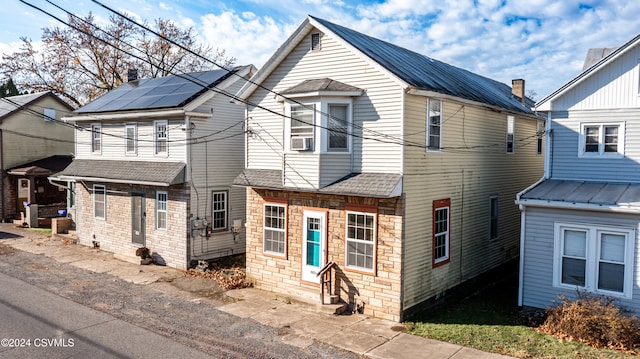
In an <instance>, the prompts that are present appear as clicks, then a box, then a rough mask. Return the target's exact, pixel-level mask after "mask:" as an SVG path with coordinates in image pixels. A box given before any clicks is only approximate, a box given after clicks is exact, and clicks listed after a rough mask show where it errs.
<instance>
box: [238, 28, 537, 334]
mask: <svg viewBox="0 0 640 359" xmlns="http://www.w3.org/2000/svg"><path fill="white" fill-rule="evenodd" d="M515 83H516V84H517V85H518V86H517V87H518V88H517V89H515V90H517V93H518V94H520V97H517V96H514V95H513V94H512V89H511V88H510V87H509V86H507V85H505V84H503V83H499V82H497V81H494V80H491V79H489V78H486V77H482V76H479V75H476V74H474V73H471V72H469V71H466V70H463V69H460V68H457V67H454V66H451V65H448V64H445V63H442V62H440V61H437V60H434V59H431V58H429V57H426V56H424V55H420V54H418V53H415V52H412V51H409V50H406V49H403V48H401V47H398V46H395V45H393V44H390V43H387V42H384V41H381V40H378V39H375V38H372V37H369V36H366V35H363V34H361V33H358V32H355V31H353V30H350V29H347V28H345V27H342V26H338V25H335V24H332V23H330V22H327V21H325V20H321V19H318V18H315V17H312V16H309V17H308V18H307V19H305V20H304V21H303V22H302V24H301V25H300V26H299V27H298V28H297V29H296V30H295V31H294V33H293V34H292V35H291V36H290V37H289V39H287V40H286V42H285V43H284V44H283V45H282V46H281V47H280V48H279V49H278V50H277V52H276V53H275V54H274V55H273V56H272V57H271V59H270V60H269V61H268V62H267V63H266V65H265V66H264V67H263V68H262V69H260V71H258V73H256V75H255V76H254V77H253V79H252V82H251V83H248V84H247V85H245V88H244V89H243V90H242V91H241V92H240V93H239V94H238V95H239V97H240V98H241V99H243V100H247V101H248V102H249V103H251V104H253V105H249V106H247V116H246V117H247V123H246V128H247V131H248V133H247V148H246V151H247V158H246V169H245V170H244V171H243V173H242V174H241V175H240V176H238V178H236V180H235V181H234V183H235V184H236V185H239V186H245V187H247V225H246V230H247V261H246V263H247V264H246V268H247V277H248V278H249V280H251V281H252V282H253V283H254V284H255V286H256V287H258V288H261V289H266V290H271V291H277V292H283V293H298V294H299V295H309V294H310V293H311V294H313V293H315V294H314V296H317V295H318V294H319V293H320V289H319V288H320V285H319V282H320V278H319V277H318V273H319V271H320V269H321V268H323V267H324V266H325V265H326V264H328V263H331V262H333V263H335V267H334V268H333V269H331V271H332V272H331V273H333V274H335V280H334V282H333V283H332V284H333V285H334V286H335V287H334V288H336V291H335V292H333V293H330V294H331V295H334V297H333V298H332V299H335V295H339V297H340V299H341V300H343V301H346V302H348V303H350V304H351V306H352V308H356V309H358V310H360V311H362V312H364V313H366V314H368V315H372V316H375V317H381V318H387V319H391V320H395V321H399V320H401V319H402V318H405V317H406V316H407V315H409V314H410V313H411V312H412V311H414V310H417V309H418V308H421V307H422V306H420V304H425V303H427V302H429V301H431V300H435V299H436V298H437V299H440V298H443V297H445V296H446V294H448V293H449V290H450V289H452V288H454V287H456V286H457V285H459V284H461V283H463V282H465V281H467V280H468V279H471V278H474V277H476V276H478V275H480V274H481V273H484V272H486V271H488V270H490V269H492V268H495V267H497V266H499V265H500V264H503V263H505V262H507V261H510V260H512V259H515V258H516V257H517V256H518V254H519V250H518V238H519V231H520V227H519V223H520V222H519V211H518V208H517V206H515V205H514V204H513V198H514V196H515V195H516V193H517V192H518V190H519V189H521V188H522V186H523V185H524V184H528V183H531V182H532V181H534V180H535V179H538V178H540V176H541V175H542V170H543V156H542V155H541V147H539V146H538V137H537V136H536V132H537V131H539V129H540V127H539V126H540V125H541V123H539V122H541V121H539V118H538V117H536V116H535V115H534V114H533V112H532V111H531V110H530V107H529V106H525V105H523V104H522V103H521V101H522V100H523V99H522V98H521V97H523V94H524V83H523V81H522V80H519V81H515ZM527 102H531V101H530V100H528V101H527ZM532 104H533V103H532V102H531V103H530V104H529V105H532ZM540 140H542V139H541V138H540ZM539 150H540V151H539Z"/></svg>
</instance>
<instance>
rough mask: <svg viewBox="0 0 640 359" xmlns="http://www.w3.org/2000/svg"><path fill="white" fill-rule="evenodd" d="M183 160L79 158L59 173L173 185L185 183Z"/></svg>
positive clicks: (108, 180)
mask: <svg viewBox="0 0 640 359" xmlns="http://www.w3.org/2000/svg"><path fill="white" fill-rule="evenodd" d="M184 167H185V164H184V163H183V162H148V161H110V160H78V159H75V160H73V162H71V164H70V165H69V166H68V167H67V168H65V169H64V170H63V171H62V172H60V173H58V174H57V175H56V176H55V177H56V178H58V179H75V180H85V181H96V182H106V183H138V184H149V185H156V186H170V185H173V184H180V183H184V181H185V177H184Z"/></svg>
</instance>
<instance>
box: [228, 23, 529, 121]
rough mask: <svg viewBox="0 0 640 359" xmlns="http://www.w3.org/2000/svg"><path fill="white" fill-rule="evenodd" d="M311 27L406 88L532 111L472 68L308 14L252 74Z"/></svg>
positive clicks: (272, 63)
mask: <svg viewBox="0 0 640 359" xmlns="http://www.w3.org/2000/svg"><path fill="white" fill-rule="evenodd" d="M313 28H317V29H319V30H320V31H322V32H324V33H328V34H331V35H333V36H334V37H335V38H336V40H337V41H338V42H341V43H343V44H344V45H346V46H347V47H349V48H352V49H353V50H355V51H357V52H359V53H360V54H361V55H363V56H364V57H366V58H367V59H368V60H369V61H372V63H374V64H376V66H377V67H379V68H381V69H382V70H383V71H385V72H386V73H387V74H388V75H389V76H390V77H391V78H394V79H396V80H397V81H398V82H399V83H400V84H401V85H402V86H403V87H404V88H405V89H406V90H422V91H428V92H434V93H438V94H442V95H448V96H453V97H457V98H462V99H466V100H470V101H474V102H478V103H482V104H486V105H491V106H496V107H499V108H503V109H507V110H510V111H516V112H521V113H527V114H531V113H532V111H531V109H530V107H531V106H532V105H533V101H531V100H529V99H527V101H528V102H530V105H531V106H524V105H522V103H521V102H520V101H519V99H517V98H515V96H513V95H512V93H511V87H510V86H508V85H506V84H504V83H501V82H498V81H495V80H492V79H490V78H487V77H484V76H480V75H478V74H475V73H473V72H470V71H467V70H464V69H461V68H459V67H455V66H452V65H449V64H446V63H444V62H441V61H438V60H435V59H432V58H430V57H427V56H425V55H422V54H419V53H417V52H414V51H411V50H408V49H405V48H402V47H400V46H397V45H394V44H391V43H388V42H385V41H382V40H379V39H376V38H373V37H371V36H368V35H364V34H362V33H359V32H357V31H354V30H351V29H348V28H346V27H343V26H340V25H336V24H334V23H331V22H329V21H326V20H323V19H320V18H317V17H314V16H311V15H309V16H308V17H307V18H306V19H305V20H304V21H303V22H302V24H300V26H299V27H298V28H297V29H296V30H295V31H294V33H293V34H292V35H291V36H290V37H289V38H288V39H287V40H286V41H285V43H284V44H283V45H282V46H281V47H280V48H279V49H278V50H277V51H276V52H275V53H274V55H273V56H272V57H271V58H270V59H269V60H268V61H267V63H266V64H265V65H264V66H263V67H262V69H260V71H258V73H257V74H256V75H255V76H254V77H253V79H252V81H253V82H255V83H257V84H259V83H261V82H262V81H263V80H264V79H265V78H266V77H267V76H268V75H269V74H270V73H271V72H272V71H273V70H274V69H275V68H276V67H277V66H278V65H279V63H280V62H281V61H282V60H283V59H284V57H286V55H287V54H289V53H290V52H291V51H292V50H293V48H294V47H295V46H297V44H298V43H299V42H300V41H302V38H303V37H304V36H305V35H306V34H307V33H308V32H309V31H311V30H312V29H313ZM257 84H252V83H250V84H247V85H246V86H245V87H244V88H243V89H242V90H241V91H240V97H241V98H245V99H246V98H247V97H248V96H249V95H250V94H251V93H252V92H253V91H254V90H255V89H256V88H257V86H258V85H257Z"/></svg>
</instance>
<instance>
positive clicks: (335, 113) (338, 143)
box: [327, 104, 349, 151]
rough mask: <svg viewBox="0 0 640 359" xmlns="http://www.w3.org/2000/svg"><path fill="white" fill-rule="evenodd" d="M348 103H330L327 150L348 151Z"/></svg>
mask: <svg viewBox="0 0 640 359" xmlns="http://www.w3.org/2000/svg"><path fill="white" fill-rule="evenodd" d="M348 111H349V106H348V105H342V104H330V105H329V120H328V121H327V127H328V133H329V144H328V146H327V149H328V150H329V151H348V150H349V120H348Z"/></svg>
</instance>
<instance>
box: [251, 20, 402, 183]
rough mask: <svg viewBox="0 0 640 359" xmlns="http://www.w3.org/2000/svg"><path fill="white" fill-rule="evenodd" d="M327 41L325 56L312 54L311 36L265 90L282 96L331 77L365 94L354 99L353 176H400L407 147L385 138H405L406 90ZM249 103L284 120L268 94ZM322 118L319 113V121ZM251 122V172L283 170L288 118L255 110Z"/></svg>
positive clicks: (256, 94)
mask: <svg viewBox="0 0 640 359" xmlns="http://www.w3.org/2000/svg"><path fill="white" fill-rule="evenodd" d="M314 32H315V31H311V33H314ZM321 41H322V45H321V47H322V49H321V50H320V51H313V52H312V51H309V43H310V35H309V36H307V37H306V38H305V39H303V40H302V41H301V42H300V44H299V45H298V46H297V47H296V48H295V49H294V50H293V51H292V52H291V53H290V54H289V55H288V56H287V58H285V59H284V60H283V61H282V63H281V64H280V65H279V66H278V67H277V68H276V69H275V70H274V71H273V72H272V73H271V74H270V75H269V76H268V77H267V78H266V79H265V81H264V82H263V83H262V85H263V86H264V87H266V88H270V89H273V90H274V91H276V92H279V91H283V90H285V89H287V88H289V87H292V86H294V85H297V84H299V83H301V82H302V81H304V80H309V79H318V78H324V77H328V78H331V79H333V80H336V81H340V82H343V83H345V84H348V85H351V86H356V87H358V88H361V89H363V90H365V91H366V92H365V93H364V94H363V95H362V96H359V97H355V98H353V122H354V126H353V132H354V137H353V171H355V172H361V171H362V172H387V173H389V172H390V173H397V172H399V171H400V169H401V155H402V151H401V147H400V146H398V145H397V144H392V143H388V142H392V141H391V140H389V139H387V138H385V137H383V136H381V135H380V134H379V133H384V134H385V135H388V136H390V137H392V138H394V139H397V138H399V136H400V135H401V134H402V132H401V131H402V129H401V126H398V124H399V123H400V121H401V119H402V112H401V108H402V107H401V106H402V89H401V87H400V86H399V85H398V84H397V83H396V82H394V81H392V80H391V79H389V77H388V76H387V75H386V74H383V73H381V72H380V71H378V70H377V69H376V68H374V67H373V66H371V65H369V64H368V63H367V62H365V61H364V60H363V59H362V58H361V57H359V56H357V55H356V54H355V53H353V52H352V51H351V50H348V49H346V48H345V47H343V46H341V45H340V44H339V43H338V42H336V41H335V40H334V39H332V38H331V37H329V36H327V35H324V36H322V40H321ZM249 100H250V102H252V103H260V106H264V107H266V108H268V109H270V110H272V111H275V112H276V113H279V114H284V107H283V106H284V105H283V104H282V103H281V102H277V101H276V99H275V98H274V94H272V93H268V92H267V91H266V90H264V89H257V90H256V91H255V92H254V93H253V94H252V95H251V96H250V98H249ZM326 100H327V101H330V99H329V98H327V99H326ZM319 115H320V114H319V113H316V117H317V118H318V116H319ZM248 116H249V120H248V122H249V124H248V127H249V129H250V130H251V133H252V134H251V135H250V136H249V140H248V150H247V153H248V161H247V167H248V168H269V169H281V168H282V152H283V145H284V143H285V141H288V139H285V138H284V127H283V126H284V123H285V121H286V120H285V118H284V117H283V116H277V115H274V114H272V113H269V112H267V111H265V110H262V109H260V108H255V107H249V114H248ZM363 128H364V130H363ZM376 132H377V133H376ZM362 137H366V138H367V139H364V140H363V139H362ZM378 140H382V141H378ZM316 171H317V169H316ZM316 176H317V175H316Z"/></svg>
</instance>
